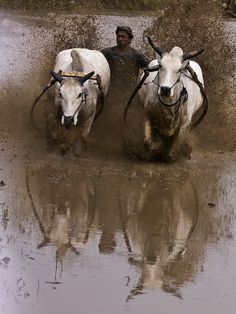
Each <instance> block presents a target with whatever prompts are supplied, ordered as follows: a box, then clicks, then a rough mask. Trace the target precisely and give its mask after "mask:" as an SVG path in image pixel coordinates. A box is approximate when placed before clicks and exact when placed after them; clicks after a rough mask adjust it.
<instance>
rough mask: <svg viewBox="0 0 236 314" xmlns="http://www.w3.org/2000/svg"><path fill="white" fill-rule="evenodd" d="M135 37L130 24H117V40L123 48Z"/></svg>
mask: <svg viewBox="0 0 236 314" xmlns="http://www.w3.org/2000/svg"><path fill="white" fill-rule="evenodd" d="M133 37H134V35H133V33H132V29H131V28H130V27H129V26H117V29H116V42H117V45H118V46H120V47H122V48H124V47H127V46H128V45H129V44H130V43H131V40H132V39H133Z"/></svg>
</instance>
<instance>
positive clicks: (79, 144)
mask: <svg viewBox="0 0 236 314" xmlns="http://www.w3.org/2000/svg"><path fill="white" fill-rule="evenodd" d="M94 117H95V112H94V113H93V114H92V115H90V117H89V118H88V120H87V121H86V122H84V123H83V125H82V127H81V134H80V136H79V138H78V140H77V141H76V143H75V145H74V147H73V154H74V155H75V156H80V155H81V154H82V153H84V152H85V151H86V149H87V141H86V138H87V136H88V134H89V132H90V130H91V127H92V123H93V120H94Z"/></svg>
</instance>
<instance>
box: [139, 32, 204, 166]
mask: <svg viewBox="0 0 236 314" xmlns="http://www.w3.org/2000/svg"><path fill="white" fill-rule="evenodd" d="M148 40H149V43H150V45H151V46H152V47H153V49H154V50H155V51H156V52H157V60H153V61H151V62H150V64H149V68H150V69H151V68H152V69H153V70H155V69H156V71H153V72H152V71H150V73H149V76H148V77H147V79H146V81H145V83H144V84H143V85H142V87H141V89H140V92H139V95H140V99H141V102H142V104H143V106H144V110H145V113H146V120H145V126H144V142H145V146H146V147H148V149H149V151H151V152H155V153H157V154H159V155H160V156H162V157H164V158H166V159H167V160H173V159H176V157H177V155H178V153H179V152H180V150H181V149H182V150H183V148H185V150H186V152H185V156H187V157H190V154H191V148H190V146H189V145H188V144H187V142H186V137H187V134H188V132H189V130H190V129H191V124H192V123H193V121H192V120H193V119H192V118H193V116H194V114H195V113H196V112H197V111H198V110H199V109H200V107H201V106H202V104H203V95H202V93H201V91H200V88H199V86H198V85H197V84H196V82H195V81H194V80H193V79H192V77H191V74H190V73H189V71H188V70H187V69H186V66H187V65H188V64H189V65H190V67H191V68H192V69H193V70H194V72H195V73H196V75H197V78H198V80H199V81H200V83H201V84H202V87H203V84H204V82H203V75H202V71H201V68H200V66H199V65H198V64H197V63H196V62H194V61H188V60H189V59H190V58H192V57H194V56H196V55H198V54H200V53H201V52H202V51H203V50H200V51H198V52H194V53H189V54H184V53H183V50H182V49H181V48H179V47H174V48H173V49H172V50H171V52H170V53H166V52H164V51H163V50H162V49H161V48H159V47H157V46H156V45H155V44H154V43H153V42H152V40H151V39H150V38H149V37H148ZM205 111H206V110H205ZM204 114H205V113H204Z"/></svg>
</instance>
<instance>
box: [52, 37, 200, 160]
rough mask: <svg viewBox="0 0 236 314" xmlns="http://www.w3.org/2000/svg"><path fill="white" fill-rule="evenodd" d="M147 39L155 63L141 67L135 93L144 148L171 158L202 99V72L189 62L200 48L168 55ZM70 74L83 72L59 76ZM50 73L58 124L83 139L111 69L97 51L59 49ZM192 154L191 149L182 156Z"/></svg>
mask: <svg viewBox="0 0 236 314" xmlns="http://www.w3.org/2000/svg"><path fill="white" fill-rule="evenodd" d="M148 40H149V43H150V45H151V46H152V48H153V49H154V50H155V51H156V52H157V59H155V60H153V61H151V62H150V64H149V67H148V68H147V69H145V70H146V72H145V73H146V79H145V81H144V83H143V84H141V85H142V86H141V88H140V90H139V96H140V100H141V103H142V104H143V107H144V111H145V114H146V116H145V123H144V144H145V147H146V148H147V149H148V151H149V152H152V153H154V154H160V155H162V156H164V157H166V158H167V159H169V158H170V159H173V158H174V157H176V154H178V152H179V151H180V150H181V147H182V146H184V145H185V146H186V138H187V135H188V132H189V130H190V129H191V124H192V123H193V121H192V120H193V116H194V114H195V113H196V112H198V111H199V110H200V109H201V107H202V105H203V100H204V97H203V95H202V93H201V89H200V87H199V84H200V85H201V86H202V88H203V84H204V83H203V75H202V71H201V68H200V66H199V65H198V64H197V63H196V62H194V61H189V59H190V58H193V57H194V56H196V55H198V54H200V53H201V52H202V51H203V50H200V51H197V52H192V53H188V54H186V53H183V50H182V49H181V48H179V47H174V48H173V49H172V50H171V52H170V53H167V52H164V51H163V50H162V49H161V48H159V47H157V46H156V45H155V44H154V43H153V41H152V40H151V39H150V38H149V37H148ZM189 66H190V67H191V68H189ZM190 69H191V71H190ZM73 71H82V72H84V73H87V74H86V75H85V76H83V77H82V78H78V77H73V76H72V77H63V76H62V75H61V73H68V72H69V73H71V72H72V73H73ZM51 74H52V76H53V77H54V80H56V81H57V82H56V86H55V105H56V106H57V107H58V108H60V109H61V111H62V117H61V123H62V124H64V125H65V126H66V127H67V128H68V127H69V126H70V125H71V124H72V125H77V126H78V127H79V128H80V130H81V131H80V134H81V137H82V139H83V140H84V139H86V137H87V136H88V134H89V132H90V129H91V126H92V123H93V121H94V118H95V115H96V111H97V106H98V103H99V99H101V98H104V97H105V96H106V94H107V92H108V89H109V84H110V68H109V65H108V62H107V60H106V58H105V57H104V56H103V54H102V53H101V52H99V51H97V50H89V49H83V48H75V49H68V50H63V51H61V52H60V53H59V54H58V55H57V57H56V63H55V67H54V71H53V72H51ZM94 74H95V75H97V74H99V76H100V84H97V83H96V82H95V81H94ZM193 76H195V78H197V80H198V83H199V82H200V83H199V84H197V83H196V80H194V79H193ZM92 78H93V79H92ZM190 153H191V151H190V148H189V149H188V150H187V153H186V155H188V156H189V155H190Z"/></svg>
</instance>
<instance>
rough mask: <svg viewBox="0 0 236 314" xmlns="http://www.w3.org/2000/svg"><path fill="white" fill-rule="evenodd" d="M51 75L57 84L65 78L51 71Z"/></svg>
mask: <svg viewBox="0 0 236 314" xmlns="http://www.w3.org/2000/svg"><path fill="white" fill-rule="evenodd" d="M50 73H51V75H52V76H53V77H54V79H55V80H56V81H57V82H59V83H61V82H62V80H63V78H62V77H61V76H60V75H59V74H58V73H56V72H54V71H50Z"/></svg>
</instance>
